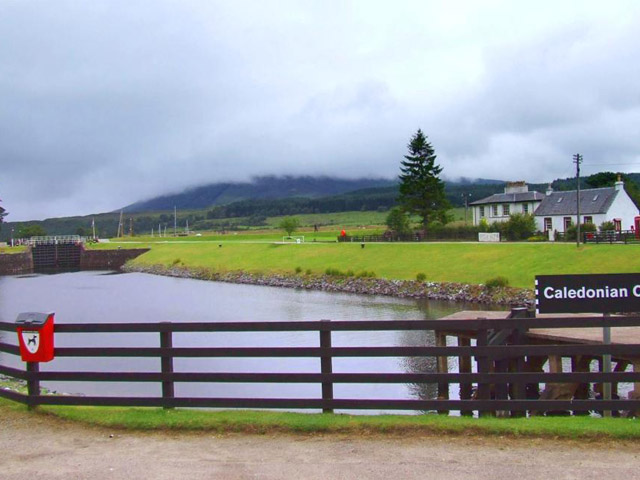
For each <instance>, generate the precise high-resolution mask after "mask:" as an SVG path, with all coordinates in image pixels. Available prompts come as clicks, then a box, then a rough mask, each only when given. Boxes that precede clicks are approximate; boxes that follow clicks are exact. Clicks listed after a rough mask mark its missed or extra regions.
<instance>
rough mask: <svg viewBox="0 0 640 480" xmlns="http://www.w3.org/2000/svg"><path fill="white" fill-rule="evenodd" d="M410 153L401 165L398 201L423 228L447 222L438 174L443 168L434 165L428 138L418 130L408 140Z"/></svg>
mask: <svg viewBox="0 0 640 480" xmlns="http://www.w3.org/2000/svg"><path fill="white" fill-rule="evenodd" d="M407 148H408V149H409V154H408V155H405V156H404V158H405V160H403V161H402V162H401V165H402V166H401V167H400V171H401V172H402V173H401V175H400V176H399V178H400V196H399V197H398V202H399V203H400V206H401V207H402V208H403V210H405V211H406V212H407V213H410V214H413V215H418V216H419V217H421V219H422V222H421V223H422V227H423V229H424V230H425V231H426V230H427V225H428V223H429V222H431V221H433V220H439V221H441V222H443V223H445V222H446V211H447V209H448V208H449V207H450V205H449V202H448V201H447V198H446V196H445V193H444V182H443V181H442V180H440V178H439V175H440V173H441V172H442V167H440V166H439V165H436V163H435V162H436V155H435V150H434V149H433V147H432V146H431V144H430V143H429V142H428V141H427V137H426V136H425V135H424V133H422V130H420V129H418V131H417V132H416V133H415V135H413V137H411V141H410V142H409V145H407Z"/></svg>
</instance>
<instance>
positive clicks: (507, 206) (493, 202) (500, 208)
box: [469, 182, 544, 225]
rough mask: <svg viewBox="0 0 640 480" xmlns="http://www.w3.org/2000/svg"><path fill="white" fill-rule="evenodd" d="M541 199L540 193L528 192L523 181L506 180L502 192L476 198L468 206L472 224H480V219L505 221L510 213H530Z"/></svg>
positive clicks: (489, 221) (542, 196)
mask: <svg viewBox="0 0 640 480" xmlns="http://www.w3.org/2000/svg"><path fill="white" fill-rule="evenodd" d="M543 199H544V195H543V194H542V193H540V192H536V191H531V192H530V191H529V187H528V186H527V184H526V183H525V182H508V183H507V184H506V186H505V188H504V193H496V194H495V195H491V196H490V197H487V198H483V199H482V200H476V201H475V202H471V203H470V204H469V206H470V207H472V211H473V224H474V225H480V222H481V221H482V219H485V220H486V221H487V223H489V224H491V223H494V222H506V221H507V220H509V216H510V215H511V214H512V213H525V214H532V213H534V212H535V211H536V209H537V208H538V205H540V202H542V200H543Z"/></svg>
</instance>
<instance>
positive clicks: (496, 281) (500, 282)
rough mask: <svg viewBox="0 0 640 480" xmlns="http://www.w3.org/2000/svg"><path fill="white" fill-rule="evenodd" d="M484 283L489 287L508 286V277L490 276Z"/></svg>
mask: <svg viewBox="0 0 640 480" xmlns="http://www.w3.org/2000/svg"><path fill="white" fill-rule="evenodd" d="M484 284H485V286H486V287H487V288H490V289H493V288H501V287H508V286H509V279H508V278H507V277H502V276H498V277H493V278H490V279H489V280H487V281H486V282H485V283H484Z"/></svg>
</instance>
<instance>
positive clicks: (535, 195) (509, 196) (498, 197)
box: [469, 191, 544, 205]
mask: <svg viewBox="0 0 640 480" xmlns="http://www.w3.org/2000/svg"><path fill="white" fill-rule="evenodd" d="M543 198H544V195H543V194H542V193H540V192H535V191H534V192H522V193H496V194H494V195H491V196H490V197H487V198H483V199H481V200H476V201H475V202H471V203H470V204H469V205H487V204H490V203H516V202H534V201H540V200H542V199H543Z"/></svg>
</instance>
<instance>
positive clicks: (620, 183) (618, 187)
mask: <svg viewBox="0 0 640 480" xmlns="http://www.w3.org/2000/svg"><path fill="white" fill-rule="evenodd" d="M614 185H615V187H616V192H619V191H620V190H622V189H624V182H623V181H622V177H621V176H620V175H618V181H617V182H616V183H615V184H614Z"/></svg>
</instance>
